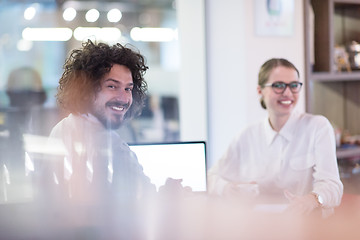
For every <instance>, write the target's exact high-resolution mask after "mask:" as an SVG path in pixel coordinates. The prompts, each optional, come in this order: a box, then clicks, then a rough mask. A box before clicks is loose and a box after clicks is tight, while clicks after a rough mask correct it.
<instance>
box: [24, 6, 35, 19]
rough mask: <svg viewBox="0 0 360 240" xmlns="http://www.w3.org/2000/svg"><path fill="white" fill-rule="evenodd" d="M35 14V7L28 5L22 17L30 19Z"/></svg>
mask: <svg viewBox="0 0 360 240" xmlns="http://www.w3.org/2000/svg"><path fill="white" fill-rule="evenodd" d="M35 15H36V8H35V7H28V8H27V9H25V11H24V18H25V19H26V20H31V19H33V18H34V17H35Z"/></svg>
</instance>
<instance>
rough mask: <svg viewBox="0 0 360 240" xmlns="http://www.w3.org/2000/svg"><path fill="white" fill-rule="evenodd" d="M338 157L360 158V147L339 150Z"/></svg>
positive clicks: (337, 150)
mask: <svg viewBox="0 0 360 240" xmlns="http://www.w3.org/2000/svg"><path fill="white" fill-rule="evenodd" d="M336 157H337V158H338V159H342V158H352V157H360V146H354V147H349V148H337V149H336Z"/></svg>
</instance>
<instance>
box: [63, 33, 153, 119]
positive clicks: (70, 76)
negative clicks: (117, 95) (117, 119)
mask: <svg viewBox="0 0 360 240" xmlns="http://www.w3.org/2000/svg"><path fill="white" fill-rule="evenodd" d="M114 64H119V65H124V66H126V67H127V68H129V70H130V71H131V74H132V78H133V83H134V88H133V92H132V95H133V103H132V105H131V107H130V109H129V110H128V112H127V113H126V115H125V119H130V118H132V117H135V116H138V115H140V113H141V110H142V108H143V106H144V101H145V98H146V92H147V83H146V81H145V80H144V74H145V72H146V70H147V69H148V66H146V62H145V58H144V57H143V56H142V55H141V54H140V53H139V52H138V51H137V50H135V49H134V50H133V49H131V48H130V47H127V46H123V45H121V44H120V43H117V44H115V45H113V46H110V45H108V44H105V43H97V44H96V43H93V42H92V41H90V40H88V41H87V42H85V43H83V45H82V48H80V49H74V50H72V52H71V53H70V56H69V57H68V58H67V59H66V61H65V64H64V66H63V68H64V72H63V74H62V76H61V78H60V80H59V86H58V92H57V94H56V98H57V103H58V105H59V106H60V107H61V108H63V109H64V110H66V111H68V112H70V113H74V114H83V113H87V112H89V109H90V106H91V103H92V101H93V99H94V97H95V94H96V92H97V91H98V89H99V88H100V87H101V85H100V84H101V79H102V78H103V76H104V75H105V74H106V73H108V72H110V70H111V68H112V66H113V65H114Z"/></svg>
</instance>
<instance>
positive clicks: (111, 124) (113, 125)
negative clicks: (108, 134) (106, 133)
mask: <svg viewBox="0 0 360 240" xmlns="http://www.w3.org/2000/svg"><path fill="white" fill-rule="evenodd" d="M95 117H97V119H99V121H100V122H101V123H102V124H103V125H104V127H105V128H106V129H112V130H115V129H118V128H119V127H120V126H121V125H122V123H123V121H124V119H123V117H122V116H119V115H116V120H115V121H114V120H110V119H109V118H106V116H104V115H100V116H96V115H95Z"/></svg>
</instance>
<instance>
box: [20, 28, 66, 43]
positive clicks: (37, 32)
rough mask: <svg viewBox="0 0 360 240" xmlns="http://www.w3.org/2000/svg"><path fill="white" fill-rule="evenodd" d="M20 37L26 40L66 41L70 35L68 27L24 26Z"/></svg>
mask: <svg viewBox="0 0 360 240" xmlns="http://www.w3.org/2000/svg"><path fill="white" fill-rule="evenodd" d="M22 37H23V38H24V39H25V40H28V41H68V40H69V39H70V38H71V37H72V30H71V29H70V28H25V29H24V30H23V32H22Z"/></svg>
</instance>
